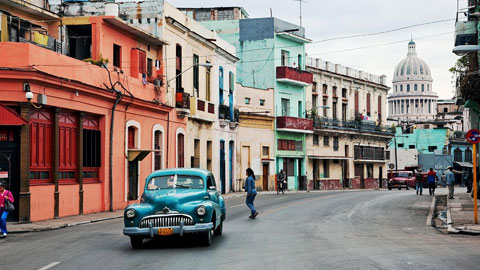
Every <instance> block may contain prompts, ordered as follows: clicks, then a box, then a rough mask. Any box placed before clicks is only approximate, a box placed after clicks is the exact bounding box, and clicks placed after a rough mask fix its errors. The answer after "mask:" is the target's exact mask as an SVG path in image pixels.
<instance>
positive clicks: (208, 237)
mask: <svg viewBox="0 0 480 270" xmlns="http://www.w3.org/2000/svg"><path fill="white" fill-rule="evenodd" d="M200 239H201V243H202V245H203V246H206V247H208V246H210V245H211V244H212V231H210V230H208V231H206V232H203V233H201V234H200Z"/></svg>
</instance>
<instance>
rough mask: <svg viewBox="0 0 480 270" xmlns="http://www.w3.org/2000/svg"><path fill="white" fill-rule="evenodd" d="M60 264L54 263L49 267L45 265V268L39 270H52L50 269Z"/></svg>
mask: <svg viewBox="0 0 480 270" xmlns="http://www.w3.org/2000/svg"><path fill="white" fill-rule="evenodd" d="M59 263H60V262H53V263H51V264H49V265H45V266H44V267H42V268H39V269H38V270H47V269H50V268H52V267H55V266H56V265H57V264H59Z"/></svg>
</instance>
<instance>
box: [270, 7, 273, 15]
mask: <svg viewBox="0 0 480 270" xmlns="http://www.w3.org/2000/svg"><path fill="white" fill-rule="evenodd" d="M270 17H273V12H272V8H270Z"/></svg>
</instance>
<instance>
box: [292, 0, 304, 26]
mask: <svg viewBox="0 0 480 270" xmlns="http://www.w3.org/2000/svg"><path fill="white" fill-rule="evenodd" d="M293 1H294V2H299V3H300V27H302V2H305V3H308V2H307V1H305V0H293Z"/></svg>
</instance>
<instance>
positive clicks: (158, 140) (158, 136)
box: [153, 130, 163, 171]
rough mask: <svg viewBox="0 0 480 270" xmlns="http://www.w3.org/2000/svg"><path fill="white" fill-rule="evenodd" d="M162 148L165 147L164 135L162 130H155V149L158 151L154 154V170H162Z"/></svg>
mask: <svg viewBox="0 0 480 270" xmlns="http://www.w3.org/2000/svg"><path fill="white" fill-rule="evenodd" d="M162 147H163V133H162V131H161V130H155V132H154V133H153V149H154V150H156V151H155V152H154V154H153V170H155V171H156V170H160V169H162Z"/></svg>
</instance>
